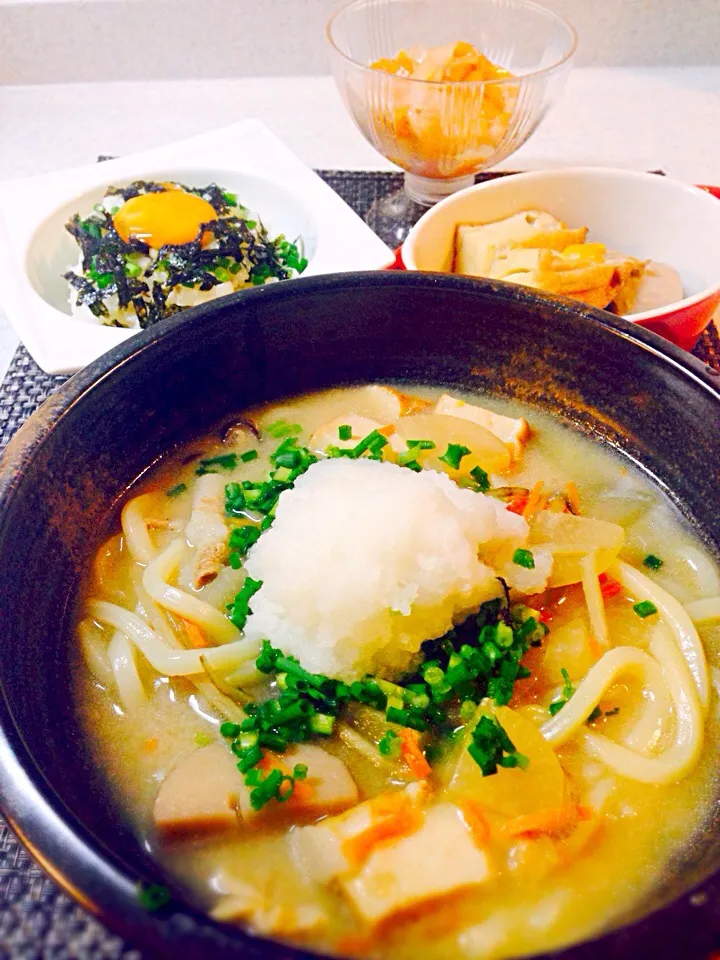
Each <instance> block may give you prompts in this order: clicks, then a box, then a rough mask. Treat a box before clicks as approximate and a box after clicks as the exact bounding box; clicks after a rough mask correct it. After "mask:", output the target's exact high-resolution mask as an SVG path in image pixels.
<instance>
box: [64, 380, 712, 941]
mask: <svg viewBox="0 0 720 960" xmlns="http://www.w3.org/2000/svg"><path fill="white" fill-rule="evenodd" d="M403 389H405V388H403ZM462 399H463V400H465V401H466V405H464V406H458V405H453V403H452V402H451V400H439V391H436V390H431V389H423V390H416V389H414V388H413V390H412V394H411V395H410V394H406V393H397V392H396V391H394V390H392V389H390V388H371V389H368V388H353V389H344V390H336V391H331V392H328V393H325V394H318V395H314V396H310V397H304V398H299V399H297V400H294V401H288V402H286V403H282V404H275V405H273V406H270V407H265V408H259V409H255V410H248V411H243V412H242V413H241V414H240V415H238V417H237V418H235V422H234V423H233V424H232V425H231V426H230V427H229V428H226V429H222V430H220V429H219V431H218V432H216V433H214V434H212V435H210V436H208V437H205V438H201V439H199V440H198V441H197V443H194V444H192V445H190V446H188V447H187V448H186V449H183V450H182V451H176V452H175V453H173V454H172V455H170V456H168V457H167V458H166V460H165V461H163V462H162V463H161V465H160V466H159V467H158V468H157V469H155V470H154V471H153V472H152V473H151V474H150V475H149V476H147V477H144V478H143V480H142V482H141V483H140V484H139V485H138V487H137V489H135V490H133V491H132V497H131V498H129V500H128V503H127V504H126V505H125V508H124V510H123V515H122V525H121V526H118V527H117V528H116V529H113V530H110V531H108V536H107V539H106V540H105V541H104V543H103V544H102V546H100V548H99V550H98V553H97V556H96V560H95V564H94V568H93V570H92V572H91V574H90V575H89V576H88V578H87V583H86V586H85V592H84V596H83V599H82V602H81V605H80V609H79V616H78V620H79V626H78V637H79V649H80V651H81V656H80V657H79V662H78V668H77V690H76V695H77V703H78V706H79V708H80V709H81V711H82V713H83V716H84V721H85V726H86V730H87V736H88V742H89V744H90V748H91V750H92V754H93V756H94V758H95V760H96V761H97V763H98V764H99V765H100V766H101V768H102V769H103V770H104V771H105V773H106V775H107V778H108V780H109V782H110V783H111V784H112V788H113V791H114V793H115V796H116V799H117V804H118V810H119V812H120V813H121V815H123V816H125V817H127V818H128V820H129V821H130V822H131V824H132V825H133V827H134V830H135V832H136V834H137V837H138V840H139V842H140V843H141V844H144V845H147V846H148V847H149V849H151V851H152V854H153V856H154V857H156V858H157V860H158V861H159V862H160V864H161V865H162V867H163V868H164V869H165V871H166V872H167V874H168V875H169V876H171V877H172V878H173V881H174V883H175V884H176V885H178V886H179V887H180V888H182V889H183V890H184V891H185V892H186V895H187V897H188V899H190V900H191V901H193V902H195V903H197V904H199V905H200V906H201V907H202V908H203V909H206V910H207V911H209V912H210V913H211V914H213V915H214V916H215V917H216V918H218V919H219V920H220V921H222V922H227V923H237V924H238V925H241V926H243V927H245V928H246V929H249V930H251V931H253V932H256V933H258V934H260V935H264V936H268V937H271V938H275V939H280V940H283V941H287V942H290V943H299V944H302V945H303V946H304V947H305V948H309V949H315V950H318V951H319V952H326V953H330V954H337V955H341V956H342V955H353V956H364V957H365V956H366V957H377V958H391V957H392V958H393V960H417V957H418V956H421V957H423V958H424V960H425V958H428V960H433V958H437V960H440V958H443V960H444V958H448V957H457V958H476V957H477V958H488V960H489V958H505V957H513V956H519V955H523V954H527V953H536V952H538V953H539V952H542V951H545V950H548V949H551V948H554V947H557V946H560V945H564V944H567V943H571V942H573V941H576V940H579V939H583V938H587V937H590V936H594V935H597V934H599V933H600V932H602V931H605V930H607V929H609V928H611V927H612V926H613V925H614V924H616V923H619V922H621V921H624V920H626V919H627V918H628V917H631V916H633V915H635V914H637V913H638V912H639V911H641V910H642V906H643V902H644V901H645V900H646V898H647V897H648V896H649V895H650V893H651V892H652V890H653V889H654V888H655V887H656V886H657V885H659V884H660V883H661V882H662V879H663V877H664V875H665V871H666V870H667V869H669V867H668V864H669V863H670V862H671V860H672V858H673V857H675V856H677V855H679V854H680V853H681V851H682V848H683V846H684V845H685V844H687V843H688V842H689V841H690V839H691V838H692V836H693V833H694V832H695V831H696V830H697V829H699V827H700V825H701V824H702V821H703V819H704V818H706V817H707V816H708V815H709V812H710V808H711V805H712V803H713V800H714V798H715V796H716V794H717V787H718V784H717V763H716V760H715V757H716V754H717V749H718V716H717V700H716V694H715V691H714V687H713V683H714V678H715V676H716V668H715V667H714V666H713V665H714V664H715V663H716V662H717V646H718V642H719V641H720V628H719V627H718V625H717V624H718V619H719V617H720V575H719V574H718V570H717V567H716V566H715V564H714V562H713V560H712V559H711V557H710V556H709V554H708V553H707V551H706V549H705V548H704V546H703V545H702V544H701V543H700V542H699V540H698V539H697V538H696V537H695V535H694V534H693V533H692V531H691V530H690V529H689V528H688V526H687V525H685V524H684V523H683V522H682V521H681V518H680V516H679V514H678V513H677V511H676V510H675V509H674V507H673V506H672V505H671V504H670V503H669V502H668V501H667V499H666V498H664V497H663V495H661V493H660V492H659V491H658V490H656V489H655V488H654V486H653V485H652V484H651V483H650V482H649V481H648V480H647V478H645V477H643V476H642V475H641V474H640V473H639V472H636V471H635V470H634V469H633V468H631V467H630V466H628V465H627V463H625V462H624V461H623V460H622V459H621V458H620V457H619V456H617V455H615V454H613V453H611V452H609V451H608V450H607V449H606V448H605V447H602V446H601V445H600V444H599V443H595V442H592V441H591V440H589V439H586V438H584V437H583V436H581V435H580V434H579V433H578V432H576V431H574V430H571V429H569V428H567V427H564V426H561V425H559V424H558V423H556V422H554V421H553V420H552V419H550V418H549V417H547V416H546V415H544V414H542V413H540V412H538V411H536V410H534V409H532V408H522V407H519V406H517V405H511V404H501V403H499V402H498V401H496V400H494V399H493V400H490V399H489V398H483V397H479V396H465V397H463V398H462ZM438 402H440V404H441V406H440V408H439V409H441V410H442V411H443V412H442V413H437V412H436V404H437V403H438ZM475 409H479V410H480V411H481V412H480V413H479V414H478V415H477V417H475V413H474V410H475ZM489 410H492V411H493V412H494V413H495V414H499V415H501V419H499V420H498V419H497V418H496V417H488V415H487V412H488V411H489ZM474 417H475V419H473V418H474ZM502 417H504V418H510V419H511V420H515V421H518V419H519V418H525V420H526V421H527V423H528V424H529V430H530V433H529V435H527V433H526V431H525V428H524V426H523V424H522V422H520V423H519V424H518V423H515V425H513V424H512V423H511V422H509V420H507V419H502ZM433 418H435V419H433ZM221 434H222V435H221ZM378 438H381V439H378ZM407 441H410V442H409V443H408V442H407ZM278 451H279V452H278ZM343 451H350V455H348V454H347V453H345V454H344V453H343ZM328 461H332V462H331V463H328ZM358 469H359V470H360V471H361V473H362V478H361V479H359V480H358V483H357V486H354V482H355V481H354V479H353V478H354V476H355V474H354V473H353V471H357V470H358ZM429 471H435V472H437V473H439V474H441V478H440V479H439V480H438V479H437V477H435V476H434V477H431V478H428V477H427V476H424V475H425V474H427V473H428V472H429ZM273 473H274V474H275V477H274V479H273V477H272V474H273ZM357 475H358V478H360V476H361V474H360V473H358V474H357ZM208 477H211V478H214V479H211V480H208V479H207V478H208ZM346 478H347V480H348V481H352V482H349V483H346ZM244 484H245V485H244ZM451 487H452V489H450V488H451ZM386 488H387V496H386V494H385V492H384V491H385V489H386ZM374 491H378V492H377V493H375V492H374ZM457 491H459V495H458V493H457ZM472 498H481V499H477V500H475V501H473V500H472ZM408 500H413V501H414V502H413V503H412V504H411V503H408V502H407V501H408ZM313 511H314V512H313ZM418 518H420V519H418ZM423 518H426V519H425V520H423ZM593 520H594V521H596V523H592V522H591V521H593ZM241 528H242V529H243V531H244V532H243V533H241V534H238V533H236V532H234V531H237V530H238V529H241ZM376 528H377V530H378V531H380V533H382V532H383V531H387V535H386V536H381V535H380V533H378V534H377V535H376V534H375V533H374V532H373V531H375V530H376ZM248 530H249V531H250V532H248ZM297 530H309V531H311V533H312V531H315V535H314V536H313V535H311V533H309V534H307V536H306V537H305V540H304V542H302V543H295V542H291V534H292V532H293V531H297ZM446 534H447V538H446V536H445V535H446ZM451 534H452V536H451ZM271 537H272V539H271ZM264 538H265V541H264ZM453 538H455V539H453ZM263 542H265V546H263ZM395 544H396V545H397V551H396V552H397V553H398V554H400V553H402V558H400V557H399V556H398V558H395V557H394V556H393V555H392V554H393V551H392V550H390V549H389V545H390V546H392V545H395ZM445 544H452V545H453V550H452V554H443V552H442V550H443V549H444V545H445ZM466 544H467V545H469V550H470V553H471V554H472V556H473V562H476V563H477V564H478V569H475V568H473V569H472V571H471V574H468V572H467V569H465V568H463V569H461V568H460V555H461V553H462V549H464V547H465V545H466ZM343 558H345V559H343ZM419 558H420V559H419ZM343 563H346V564H348V565H351V564H353V565H357V569H359V570H363V569H367V577H366V578H363V580H364V581H365V582H363V583H362V584H361V585H360V586H359V585H358V583H357V577H356V576H355V575H353V576H352V577H348V583H347V587H346V589H347V596H345V595H344V594H343V595H340V594H342V589H341V587H342V584H343V583H344V582H345V581H343V577H342V569H339V568H341V567H342V565H343ZM363 564H364V566H363ZM246 565H247V566H248V567H249V568H250V570H249V572H248V570H246ZM304 567H307V570H304V569H303V568H304ZM479 567H482V570H480V569H479ZM349 569H351V570H352V571H355V569H356V567H355V566H351V567H349ZM258 571H262V572H263V573H264V575H265V577H264V579H263V578H262V577H260V576H259V575H257V572H258ZM498 577H500V578H501V579H500V580H499V579H498ZM392 578H394V580H393V581H392V582H393V583H395V581H397V587H396V588H395V587H392V589H390V588H388V583H387V580H388V579H392ZM443 578H445V579H443ZM299 579H302V583H303V585H304V586H303V590H302V591H300V590H299V587H298V580H299ZM314 581H317V585H316V586H315V585H314ZM445 582H447V584H448V586H447V587H441V584H443V583H445ZM257 584H260V585H259V586H257ZM361 587H362V589H361ZM386 588H388V589H389V590H390V593H389V594H388V595H392V596H393V597H395V598H396V599H393V600H392V601H391V603H392V605H391V606H390V607H388V608H387V609H385V608H383V606H382V604H383V602H385V601H383V600H382V599H381V597H384V596H385V595H386V594H385V593H383V590H385V589H386ZM393 590H394V591H395V592H393ZM403 590H404V591H405V593H403V592H402V591H403ZM443 590H444V592H443ZM330 593H332V594H333V595H332V596H330V595H329V594H330ZM401 594H402V596H401ZM298 597H299V598H300V599H298ZM397 598H399V599H397ZM701 600H707V601H708V602H707V603H705V604H704V605H703V604H699V603H698V601H701ZM363 603H364V604H365V606H366V608H367V609H363V606H362V605H363ZM343 604H345V609H346V611H347V625H346V624H344V623H343V620H342V617H343ZM386 605H387V604H386ZM693 617H694V618H695V620H696V621H697V623H696V624H695V625H693V619H692V618H693ZM363 618H364V619H363ZM233 621H234V622H233ZM445 621H447V623H446V624H445V626H444V627H443V628H442V630H440V632H432V633H430V634H428V635H427V636H425V635H423V629H424V626H425V625H430V624H432V627H433V628H434V630H435V631H437V630H438V624H440V623H445ZM428 629H430V627H429V626H428ZM313 631H315V633H313ZM263 640H265V641H269V643H264V644H263V643H262V642H261V641H263ZM421 641H423V642H422V645H421ZM425 641H428V642H425ZM429 641H433V642H432V643H430V642H429ZM233 644H234V645H235V646H233ZM703 651H704V652H703ZM705 658H706V659H707V663H706V660H705ZM324 663H327V664H330V663H332V664H334V665H339V666H337V669H338V671H339V674H335V675H330V674H329V673H327V672H326V671H325V670H323V669H319V667H321V666H322V664H324ZM256 664H257V666H256ZM258 666H259V667H260V669H259V670H258V668H257V667H258ZM366 666H369V667H370V668H371V674H370V676H369V677H368V676H367V673H368V671H367V670H366V669H365V668H366ZM308 677H309V678H310V679H308ZM318 678H319V679H318ZM278 698H280V699H278ZM293 698H295V699H294V700H293ZM276 700H277V701H278V704H279V705H280V706H279V707H278V710H277V711H276V715H277V716H279V717H280V719H278V721H277V723H275V724H274V725H272V724H271V723H270V721H269V720H268V718H269V717H271V716H273V714H272V711H271V706H269V705H268V704H270V702H271V701H276ZM293 704H300V705H301V706H299V707H297V709H288V705H290V706H291V707H292V705H293ZM248 705H250V706H249V708H248ZM258 705H259V706H258ZM253 724H254V726H253ZM203 751H205V752H204V753H203ZM253 751H254V752H253ZM318 751H321V752H322V753H318ZM258 753H259V754H260V755H261V759H258V758H257V754H258ZM323 757H325V758H329V759H322V758H323ZM238 765H239V766H240V768H241V769H238ZM313 767H314V768H315V771H316V773H315V775H313ZM493 767H494V769H492V768H493ZM275 770H279V771H280V774H278V776H279V777H280V781H281V782H280V786H279V787H277V788H276V789H275V790H274V792H273V790H271V789H270V787H271V786H272V783H270V778H271V775H272V774H273V772H274V771H275ZM252 771H254V773H253V772H252ZM248 774H249V777H248ZM216 779H217V782H216ZM198 780H201V781H202V783H201V784H200V786H198ZM268 784H269V785H268ZM258 790H259V791H260V792H259V793H256V791H258ZM213 791H214V792H213ZM263 791H265V792H264V793H263ZM253 798H254V799H253Z"/></svg>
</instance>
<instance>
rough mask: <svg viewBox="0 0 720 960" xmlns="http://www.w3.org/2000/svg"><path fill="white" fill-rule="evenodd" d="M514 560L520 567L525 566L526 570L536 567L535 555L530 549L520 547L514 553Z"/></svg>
mask: <svg viewBox="0 0 720 960" xmlns="http://www.w3.org/2000/svg"><path fill="white" fill-rule="evenodd" d="M512 561H513V563H515V564H517V565H518V567H525V569H526V570H534V569H535V557H533V555H532V553H531V552H530V551H529V550H524V549H523V548H522V547H518V549H517V550H516V551H515V552H514V553H513V555H512Z"/></svg>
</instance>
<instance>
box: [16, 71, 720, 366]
mask: <svg viewBox="0 0 720 960" xmlns="http://www.w3.org/2000/svg"><path fill="white" fill-rule="evenodd" d="M245 117H259V118H260V119H261V120H264V121H265V122H266V123H267V124H268V125H269V126H270V127H271V128H272V129H273V131H274V132H275V133H276V134H278V136H280V137H281V138H282V139H283V140H284V141H285V142H286V143H287V144H288V146H290V147H291V148H292V149H293V150H294V151H295V152H296V153H297V154H298V155H299V156H300V157H301V159H303V160H304V161H305V162H306V163H308V164H309V165H310V166H313V167H324V168H343V169H353V170H392V169H395V168H394V167H393V165H392V164H390V163H389V162H388V161H386V160H385V159H384V158H382V157H381V156H379V155H378V154H377V153H375V151H374V150H373V149H372V148H371V147H370V146H369V145H368V144H367V143H366V142H365V141H364V140H363V138H362V136H361V135H360V133H359V132H358V131H357V130H356V129H355V127H354V125H353V123H352V121H351V120H350V118H349V116H348V115H347V114H346V112H345V109H344V107H343V105H342V103H341V101H340V98H339V96H338V94H337V91H336V89H335V85H334V83H333V81H332V79H331V78H329V77H292V78H289V77H281V78H267V77H264V78H260V77H256V78H244V79H237V80H195V81H149V82H147V81H146V82H139V83H96V84H47V85H38V86H1V85H0V180H4V179H11V178H15V177H24V176H32V175H34V174H38V173H45V172H48V171H51V170H54V169H59V168H63V167H70V166H75V165H79V164H83V163H87V162H88V161H89V160H92V159H94V158H95V157H96V156H97V155H98V154H103V153H105V154H115V155H118V154H123V153H131V152H133V151H134V150H140V149H145V148H147V147H153V146H157V145H159V144H162V143H166V142H169V141H171V140H175V139H181V138H183V137H187V136H191V135H193V134H196V133H202V132H204V131H206V130H210V129H212V128H214V127H218V126H223V125H225V124H228V123H232V122H233V121H235V120H240V119H243V118H245ZM580 164H598V165H603V166H620V167H626V168H630V169H636V170H652V169H662V170H664V171H665V172H666V173H667V174H668V175H669V176H673V177H676V178H678V179H681V180H686V181H689V182H693V183H714V184H719V183H720V67H681V68H636V69H629V68H623V69H619V68H605V69H603V68H587V69H578V70H575V71H574V72H573V73H572V74H571V76H570V79H569V81H568V86H567V89H566V92H565V95H564V96H563V98H562V100H561V101H560V103H559V104H558V105H557V107H556V108H555V109H554V111H553V112H552V113H551V114H550V116H549V117H548V118H547V120H546V121H545V122H544V123H543V124H542V126H541V127H540V129H539V130H538V131H537V132H536V133H535V134H534V135H533V136H532V137H531V138H530V140H529V142H528V143H527V144H526V145H525V146H524V147H522V148H521V149H520V150H519V151H518V152H517V153H516V154H515V155H514V156H512V157H510V158H509V159H508V160H507V161H505V163H504V164H501V165H500V168H499V169H502V168H505V169H515V170H518V169H521V170H536V169H543V168H547V167H557V166H563V165H564V166H569V165H580ZM17 342H18V341H17V337H16V336H15V334H14V333H13V331H12V330H11V329H10V327H9V326H8V324H7V321H5V319H4V318H3V317H2V316H0V377H1V376H2V375H3V374H4V372H5V370H6V368H7V364H8V362H9V360H10V358H11V357H12V354H13V352H14V350H15V347H16V346H17Z"/></svg>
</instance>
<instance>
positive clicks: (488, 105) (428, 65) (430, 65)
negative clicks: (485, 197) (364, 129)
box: [370, 41, 520, 178]
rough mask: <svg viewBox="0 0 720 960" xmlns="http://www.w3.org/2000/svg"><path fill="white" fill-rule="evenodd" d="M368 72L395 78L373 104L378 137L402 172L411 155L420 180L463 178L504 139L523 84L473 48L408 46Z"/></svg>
mask: <svg viewBox="0 0 720 960" xmlns="http://www.w3.org/2000/svg"><path fill="white" fill-rule="evenodd" d="M370 66H371V68H372V69H373V70H379V71H381V72H383V73H388V74H391V75H392V76H393V77H397V78H398V82H397V83H394V84H390V85H388V88H387V90H385V91H384V97H385V99H383V97H376V98H375V99H374V102H375V101H376V104H377V105H376V109H375V113H376V135H377V136H380V137H381V138H382V139H383V140H384V141H385V149H386V150H387V151H388V153H387V156H388V157H389V158H390V159H391V160H393V161H394V162H396V163H398V164H399V165H400V166H402V167H406V165H407V158H408V156H410V157H412V158H413V168H412V169H413V172H415V173H418V174H421V175H422V176H426V177H440V178H443V177H460V176H463V175H466V174H468V173H475V171H476V170H477V168H478V164H484V163H486V162H487V161H488V160H489V159H490V157H492V155H493V154H494V153H495V151H496V150H497V149H498V147H499V146H500V144H501V143H502V141H503V140H504V139H505V135H506V134H507V132H508V128H509V126H510V122H511V120H512V118H513V115H514V112H515V108H516V106H517V102H518V95H519V91H520V84H519V82H518V81H517V80H516V78H515V77H514V76H513V74H512V73H511V72H510V71H509V70H506V69H505V68H504V67H501V66H500V65H498V64H496V63H493V62H492V61H491V60H489V59H488V58H487V57H486V56H485V54H484V53H482V51H481V50H479V49H478V48H477V47H475V46H474V45H473V44H472V43H467V42H465V41H459V42H457V43H448V44H444V45H442V46H438V47H423V46H419V45H418V46H413V47H409V48H408V49H407V50H399V51H398V52H397V53H396V54H395V55H394V56H393V57H382V58H380V59H379V60H375V61H374V62H373V63H372V64H371V65H370ZM405 80H407V81H409V82H407V83H405V82H403V81H405ZM413 81H425V82H424V83H417V82H413ZM386 101H387V102H386Z"/></svg>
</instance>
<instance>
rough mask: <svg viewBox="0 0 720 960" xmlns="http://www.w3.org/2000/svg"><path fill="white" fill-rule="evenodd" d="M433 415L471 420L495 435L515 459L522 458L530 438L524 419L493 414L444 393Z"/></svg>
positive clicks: (490, 411)
mask: <svg viewBox="0 0 720 960" xmlns="http://www.w3.org/2000/svg"><path fill="white" fill-rule="evenodd" d="M433 412H434V413H441V414H444V415H445V416H448V417H460V418H461V419H462V420H471V421H472V422H473V423H477V424H479V426H481V427H484V428H485V429H486V430H489V431H490V433H493V434H495V436H496V437H498V438H499V439H500V440H502V442H503V443H504V444H506V445H507V446H508V447H509V448H510V450H511V452H512V454H513V456H514V457H515V458H516V459H517V458H518V457H521V456H522V452H523V450H524V449H525V444H526V443H527V441H528V439H529V437H530V427H529V426H528V422H527V420H526V419H525V418H524V417H519V418H517V419H516V418H514V417H506V416H504V415H503V414H501V413H493V411H492V410H486V409H485V407H480V406H478V405H477V404H475V403H466V402H465V400H459V399H457V398H456V397H453V396H451V395H450V394H449V393H444V394H443V395H442V396H441V397H440V399H439V400H438V402H437V404H436V405H435V410H434V411H433Z"/></svg>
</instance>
